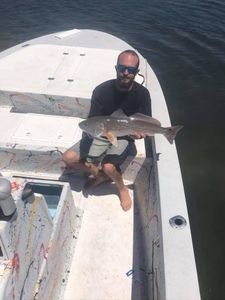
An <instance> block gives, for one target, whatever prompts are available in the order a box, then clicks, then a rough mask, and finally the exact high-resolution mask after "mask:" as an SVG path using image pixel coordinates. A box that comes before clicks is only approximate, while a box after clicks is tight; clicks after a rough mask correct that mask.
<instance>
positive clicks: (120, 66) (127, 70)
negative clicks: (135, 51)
mask: <svg viewBox="0 0 225 300" xmlns="http://www.w3.org/2000/svg"><path fill="white" fill-rule="evenodd" d="M137 64H138V58H137V57H136V56H134V55H132V54H127V53H124V54H122V55H120V57H119V60H118V63H117V66H116V73H117V85H118V87H119V89H121V90H124V91H128V90H129V89H130V88H131V87H132V84H133V81H134V78H135V76H136V74H137V72H138V68H137Z"/></svg>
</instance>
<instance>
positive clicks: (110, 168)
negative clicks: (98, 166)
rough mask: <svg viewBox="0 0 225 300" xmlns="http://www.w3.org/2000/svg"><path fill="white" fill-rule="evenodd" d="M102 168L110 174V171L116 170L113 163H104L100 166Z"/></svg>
mask: <svg viewBox="0 0 225 300" xmlns="http://www.w3.org/2000/svg"><path fill="white" fill-rule="evenodd" d="M102 169H103V171H104V173H106V174H111V173H112V172H114V171H115V170H116V167H115V166H114V165H113V164H110V163H106V164H104V165H103V166H102Z"/></svg>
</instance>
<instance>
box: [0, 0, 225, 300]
mask: <svg viewBox="0 0 225 300" xmlns="http://www.w3.org/2000/svg"><path fill="white" fill-rule="evenodd" d="M72 28H91V29H97V30H101V31H106V32H108V33H111V34H114V35H116V36H118V37H119V38H121V39H124V40H125V41H127V42H128V43H130V44H132V45H133V46H134V47H136V48H137V49H138V50H139V51H140V52H141V53H142V54H143V55H144V56H145V57H146V58H147V59H148V61H149V62H150V64H151V66H152V67H153V69H154V71H155V73H156V74H157V76H158V79H159V81H160V83H161V86H162V88H163V91H164V94H165V97H166V101H167V105H168V109H169V112H170V116H171V121H172V123H173V124H183V125H184V129H183V130H182V132H181V133H180V134H179V135H178V137H177V140H176V143H177V149H178V154H179V159H180V164H181V169H182V175H183V180H184V186H185V192H186V197H187V205H188V210H189V215H190V221H191V228H192V235H193V242H194V248H195V254H196V262H197V268H198V274H199V280H200V288H201V294H202V299H206V300H209V299H210V300H220V299H225V268H224V266H225V242H224V233H225V225H224V224H225V196H224V195H225V193H224V186H225V173H224V161H225V159H224V153H225V143H224V139H225V138H224V137H225V121H224V119H225V38H224V37H225V1H224V0H213V1H209V0H189V1H187V0H185V1H184V0H167V1H166V0H139V1H137V0H135V1H134V0H130V1H125V0H123V1H122V0H113V1H111V0H108V1H106V0H105V1H103V0H102V1H101V0H86V1H85V0H82V1H81V0H67V1H65V0H64V1H63V0H61V1H57V0H48V1H46V0H45V1H44V0H23V1H19V0H8V1H6V0H1V1H0V50H3V49H6V48H8V47H10V46H13V45H15V44H18V43H19V42H23V41H26V40H28V39H31V38H34V37H37V36H41V35H44V34H48V33H51V32H57V31H62V30H68V29H72Z"/></svg>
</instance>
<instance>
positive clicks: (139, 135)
mask: <svg viewBox="0 0 225 300" xmlns="http://www.w3.org/2000/svg"><path fill="white" fill-rule="evenodd" d="M130 137H131V138H132V139H134V140H139V139H143V138H144V137H145V134H143V133H141V132H134V133H133V134H131V135H130Z"/></svg>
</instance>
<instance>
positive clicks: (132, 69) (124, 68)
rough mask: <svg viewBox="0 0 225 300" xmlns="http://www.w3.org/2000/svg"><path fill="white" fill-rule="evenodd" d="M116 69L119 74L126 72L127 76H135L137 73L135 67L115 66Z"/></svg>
mask: <svg viewBox="0 0 225 300" xmlns="http://www.w3.org/2000/svg"><path fill="white" fill-rule="evenodd" d="M116 69H117V70H118V71H119V72H121V73H124V72H125V71H126V70H127V72H128V73H129V74H136V73H137V72H138V71H139V70H138V68H137V67H127V66H124V65H117V66H116Z"/></svg>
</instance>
